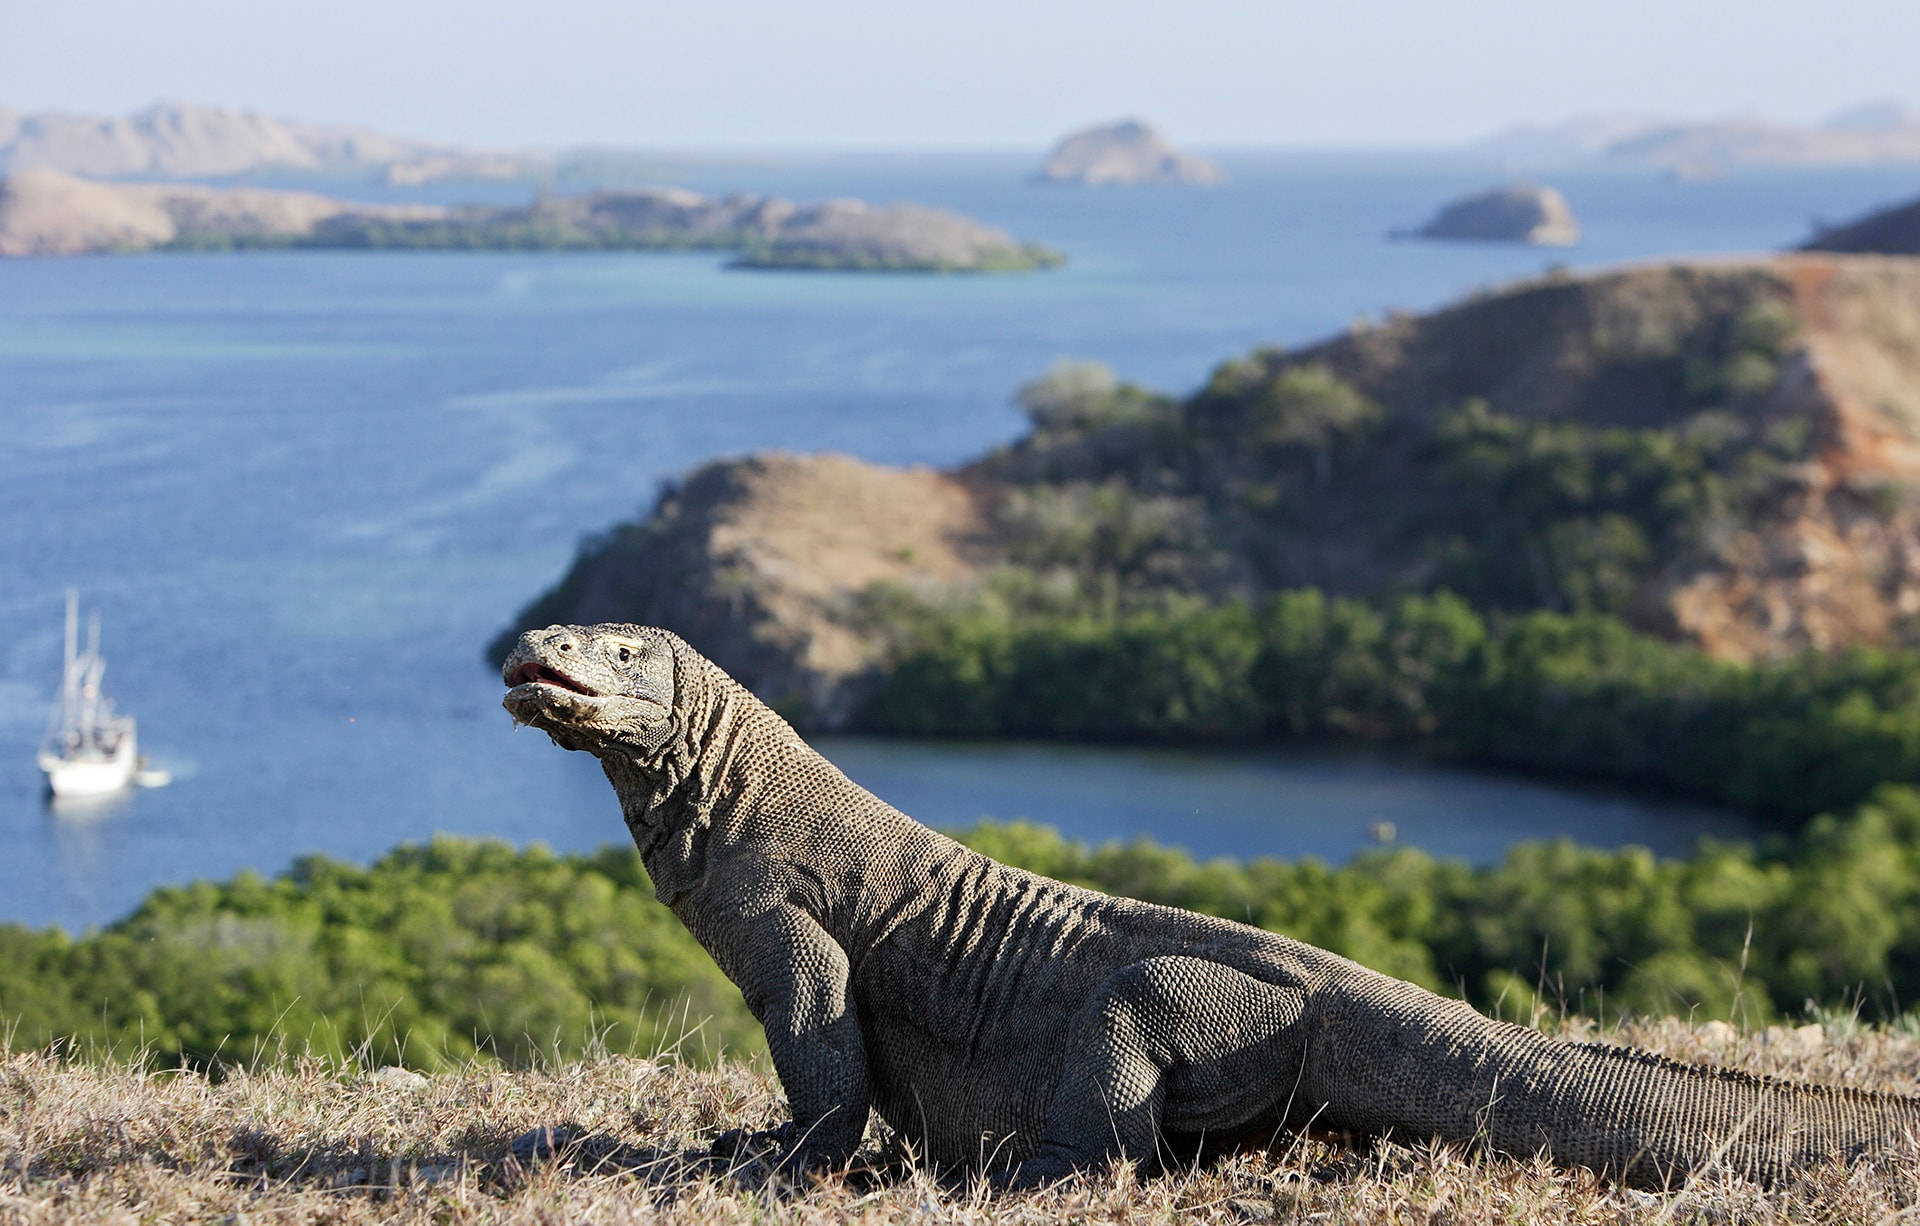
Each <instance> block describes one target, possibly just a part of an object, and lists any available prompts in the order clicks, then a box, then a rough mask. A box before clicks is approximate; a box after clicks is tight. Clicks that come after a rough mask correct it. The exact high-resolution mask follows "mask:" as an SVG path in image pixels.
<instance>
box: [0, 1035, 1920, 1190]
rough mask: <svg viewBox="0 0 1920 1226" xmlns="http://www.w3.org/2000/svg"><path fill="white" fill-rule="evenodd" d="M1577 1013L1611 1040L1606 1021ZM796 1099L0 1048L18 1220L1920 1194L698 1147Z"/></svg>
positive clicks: (1848, 1073) (1733, 1056)
mask: <svg viewBox="0 0 1920 1226" xmlns="http://www.w3.org/2000/svg"><path fill="white" fill-rule="evenodd" d="M1564 1029H1565V1031H1566V1033H1567V1035H1568V1037H1585V1038H1591V1037H1594V1031H1593V1028H1592V1026H1591V1024H1590V1023H1577V1022H1576V1023H1571V1024H1569V1025H1568V1026H1566V1027H1565V1028H1564ZM1601 1037H1604V1038H1606V1039H1608V1040H1612V1041H1620V1042H1629V1043H1633V1044H1635V1045H1636V1046H1640V1047H1645V1048H1648V1049H1650V1050H1653V1051H1658V1052H1663V1053H1665V1054H1667V1055H1671V1056H1675V1057H1678V1058H1682V1059H1692V1060H1707V1061H1713V1062H1716V1063H1726V1064H1737V1065H1739V1066H1741V1067H1744V1068H1749V1069H1752V1070H1754V1071H1757V1072H1765V1073H1775V1074H1780V1075H1785V1076H1794V1077H1806V1078H1812V1079H1815V1080H1820V1081H1826V1082H1832V1083H1839V1084H1847V1085H1858V1086H1863V1087H1872V1088H1880V1089H1890V1090H1896V1091H1900V1092H1905V1093H1914V1092H1916V1090H1917V1089H1920V1039H1916V1038H1915V1037H1913V1036H1910V1035H1906V1034H1902V1033H1899V1032H1893V1031H1887V1030H1877V1029H1871V1028H1864V1027H1856V1026H1852V1025H1848V1024H1846V1023H1844V1022H1836V1023H1830V1024H1828V1025H1826V1026H1825V1027H1821V1028H1813V1027H1807V1028H1802V1029H1800V1030H1791V1029H1784V1028H1777V1027H1776V1028H1774V1029H1772V1030H1770V1031H1767V1032H1765V1033H1762V1034H1753V1035H1745V1036H1742V1035H1738V1034H1736V1033H1734V1032H1733V1031H1732V1030H1731V1029H1730V1028H1727V1027H1724V1026H1718V1025H1709V1026H1704V1027H1697V1028H1696V1027H1689V1026H1688V1025H1686V1024H1685V1023H1682V1022H1675V1021H1668V1022H1661V1023H1654V1024H1650V1025H1643V1026H1634V1027H1629V1028H1626V1029H1623V1030H1620V1031H1616V1032H1609V1033H1608V1034H1606V1035H1604V1036H1601ZM779 1111H780V1105H779V1103H778V1101H777V1093H776V1087H775V1085H774V1084H773V1082H772V1081H771V1080H770V1079H769V1078H768V1077H767V1076H766V1074H765V1073H764V1072H763V1071H761V1070H759V1069H757V1068H754V1067H751V1066H748V1065H743V1064H733V1065H727V1066H724V1067H722V1068H720V1069H717V1070H698V1069H692V1068H687V1067H684V1066H682V1065H679V1064H677V1063H675V1062H673V1061H671V1060H660V1061H654V1060H641V1059H634V1058H631V1057H619V1056H610V1055H600V1056H596V1057H594V1058H591V1059H587V1060H583V1061H580V1062H578V1063H574V1064H569V1065H565V1066H562V1067H558V1068H555V1069H553V1070H550V1071H541V1072H511V1071H507V1070H503V1069H500V1068H494V1067H488V1066H483V1065H475V1066H471V1067H468V1068H466V1069H463V1070H461V1071H458V1072H453V1073H445V1074H442V1075H439V1076H436V1077H433V1078H430V1079H429V1078H426V1077H422V1076H420V1075H419V1074H416V1073H410V1072H405V1071H403V1070H399V1069H380V1070H374V1071H371V1072H347V1073H342V1072H339V1071H336V1070H330V1069H328V1068H326V1067H323V1066H322V1065H320V1064H318V1063H315V1062H306V1063H295V1064H291V1065H282V1066H274V1067H268V1068H263V1069H260V1070H257V1071H254V1072H235V1073H233V1074H231V1075H229V1076H227V1077H225V1078H224V1079H222V1080H219V1081H211V1080H209V1079H207V1078H206V1077H203V1076H200V1075H198V1074H195V1073H191V1072H167V1073H155V1072H151V1071H146V1070H142V1069H138V1068H130V1067H126V1066H119V1067H109V1066H104V1065H98V1064H85V1063H71V1062H67V1061H63V1060H60V1059H56V1058H53V1057H51V1056H48V1055H46V1054H44V1053H25V1052H9V1051H5V1050H0V1222H6V1223H15V1222H18V1223H41V1222H68V1221H87V1222H121V1221H125V1222H132V1221H140V1222H202V1221H205V1222H215V1221H224V1222H229V1223H241V1222H248V1223H263V1222H283V1221H284V1222H338V1223H358V1222H372V1221H395V1222H433V1223H451V1222H472V1221H511V1222H523V1221H524V1222H562V1221H564V1222H579V1221H588V1220H591V1221H595V1222H625V1221H637V1220H644V1221H650V1222H651V1221H663V1220H664V1221H690V1222H701V1223H708V1222H715V1223H718V1222H794V1223H806V1222H817V1221H859V1222H883V1221H884V1222H893V1221H914V1222H984V1221H987V1220H989V1219H991V1220H996V1221H1007V1222H1016V1223H1018V1222H1032V1223H1041V1222H1053V1221H1058V1220H1062V1219H1066V1218H1072V1219H1076V1220H1087V1221H1095V1222H1129V1223H1136V1222H1159V1221H1172V1220H1175V1219H1178V1220H1181V1221H1196V1222H1222V1223H1236V1222H1245V1221H1268V1220H1277V1221H1289V1222H1296V1221H1297V1222H1327V1223H1333V1222H1342V1223H1344V1222H1392V1223H1423V1224H1424V1223H1435V1222H1447V1223H1462V1224H1464V1223H1473V1222H1489V1223H1491V1222H1519V1221H1524V1222H1569V1223H1573V1222H1578V1223H1590V1222H1668V1221H1673V1222H1715V1223H1718V1222H1749V1221H1751V1222H1877V1221H1883V1220H1888V1219H1892V1218H1900V1219H1902V1220H1905V1219H1906V1218H1908V1217H1910V1216H1912V1215H1913V1214H1914V1213H1915V1212H1916V1210H1915V1206H1916V1203H1917V1201H1920V1146H1917V1147H1916V1148H1914V1149H1913V1150H1912V1151H1910V1152H1907V1153H1904V1154H1900V1155H1894V1156H1892V1157H1890V1158H1888V1159H1884V1160H1882V1161H1880V1162H1879V1163H1877V1164H1862V1165H1860V1166H1856V1167H1854V1168H1851V1169H1843V1168H1840V1167H1834V1168H1832V1169H1827V1170H1821V1171H1818V1172H1815V1173H1813V1174H1811V1175H1809V1176H1807V1177H1805V1178H1803V1179H1802V1180H1800V1181H1799V1182H1797V1183H1795V1184H1793V1185H1792V1186H1789V1187H1785V1188H1779V1189H1773V1190H1763V1189H1760V1188H1757V1187H1754V1186H1753V1185H1750V1184H1747V1183H1744V1182H1742V1181H1741V1180H1739V1179H1736V1178H1733V1177H1731V1176H1725V1175H1714V1174H1712V1173H1709V1174H1707V1175H1705V1176H1703V1177H1700V1178H1698V1179H1696V1180H1695V1181H1694V1182H1693V1183H1692V1184H1691V1185H1689V1187H1687V1188H1686V1189H1685V1190H1683V1191H1681V1192H1678V1193H1674V1194H1669V1195H1653V1194H1649V1193H1642V1192H1634V1191H1630V1190H1626V1189H1622V1188H1617V1187H1613V1186H1611V1185H1607V1184H1603V1183H1600V1182H1599V1181H1597V1180H1596V1179H1594V1178H1593V1177H1592V1176H1591V1175H1590V1174H1588V1173H1586V1172H1584V1171H1572V1170H1556V1169H1554V1168H1553V1167H1551V1166H1548V1165H1547V1164H1546V1163H1544V1162H1541V1161H1515V1160H1508V1159H1499V1158H1486V1157H1482V1156H1479V1155H1475V1154H1471V1153H1467V1152H1463V1151H1461V1150H1459V1149H1455V1148H1451V1147H1445V1146H1438V1147H1436V1146H1431V1145H1424V1144H1423V1145H1415V1146H1411V1147H1409V1146H1405V1145H1400V1144H1396V1143H1392V1142H1380V1143H1377V1144H1373V1145H1371V1146H1367V1147H1364V1148H1351V1149H1349V1148H1342V1147H1339V1146H1335V1145H1333V1144H1330V1143H1328V1142H1326V1141H1322V1140H1318V1139H1311V1138H1282V1139H1281V1140H1280V1141H1279V1142H1277V1143H1276V1144H1275V1145H1274V1146H1273V1147H1272V1148H1271V1149H1270V1150H1267V1151H1260V1152H1249V1153H1243V1154H1239V1155H1236V1156H1234V1157H1231V1158H1228V1159H1226V1160H1224V1161H1222V1162H1220V1163H1217V1164H1215V1165H1213V1166H1210V1167H1207V1168H1204V1169H1200V1170H1194V1171H1182V1172H1178V1173H1175V1174H1172V1175H1169V1176H1166V1177H1161V1178H1151V1179H1142V1178H1140V1177H1138V1176H1137V1175H1136V1174H1135V1172H1133V1171H1132V1170H1130V1169H1127V1168H1121V1169H1119V1170H1116V1171H1113V1172H1110V1173H1108V1174H1107V1175H1105V1176H1102V1177H1100V1178H1097V1179H1090V1180H1087V1181H1084V1182H1082V1183H1079V1184H1076V1185H1071V1186H1067V1187H1064V1188H1060V1189H1055V1190H1052V1191H1047V1192H1040V1193H1031V1194H1025V1195H1020V1196H1011V1197H1004V1198H999V1199H995V1198H992V1197H990V1196H988V1195H987V1194H986V1193H985V1192H984V1191H983V1190H982V1189H981V1188H980V1187H979V1185H978V1184H977V1183H975V1184H954V1183H943V1182H941V1181H940V1180H938V1179H936V1178H934V1177H932V1176H930V1175H929V1174H927V1173H926V1172H924V1171H919V1170H916V1169H913V1168H912V1167H910V1166H906V1165H904V1164H902V1163H900V1162H898V1161H897V1160H894V1159H892V1158H890V1157H889V1156H888V1154H887V1153H886V1152H885V1149H884V1147H883V1149H882V1150H879V1151H875V1152H872V1153H869V1154H868V1155H866V1156H865V1159H866V1160H865V1162H864V1163H863V1164H861V1165H860V1166H858V1167H857V1168H856V1169H855V1170H853V1171H850V1172H847V1173H845V1174H843V1175H838V1176H835V1177H832V1178H825V1179H820V1180H817V1181H815V1182H813V1183H812V1184H811V1186H809V1187H807V1188H804V1189H799V1190H789V1191H787V1192H785V1193H781V1192H779V1191H777V1190H775V1189H773V1188H771V1187H768V1186H765V1185H759V1184H755V1183H753V1182H752V1181H744V1182H743V1181H742V1180H739V1179H730V1178H727V1177H725V1176H724V1174H722V1173H721V1172H719V1171H717V1170H716V1169H715V1168H714V1166H713V1165H712V1164H711V1163H706V1162H701V1161H698V1160H695V1159H691V1158H687V1157H684V1156H682V1155H683V1154H684V1153H686V1152H687V1151H693V1150H703V1149H704V1148H705V1147H706V1145H707V1144H708V1142H710V1141H711V1140H712V1139H713V1136H714V1135H715V1134H716V1133H718V1132H720V1131H723V1130H725V1129H727V1128H730V1127H735V1126H740V1125H747V1126H764V1125H766V1124H768V1123H771V1122H774V1121H775V1120H776V1119H777V1118H778V1115H779ZM544 1126H562V1127H564V1128H566V1129H567V1130H568V1134H569V1135H571V1136H574V1137H577V1138H579V1140H578V1141H576V1142H574V1143H572V1144H570V1145H568V1146H567V1147H566V1148H565V1150H564V1151H563V1153H562V1156H561V1157H560V1159H558V1160H554V1161H526V1162H523V1161H522V1160H521V1159H519V1158H517V1157H515V1156H514V1154H513V1152H512V1142H513V1140H514V1138H516V1137H518V1136H520V1135H522V1134H523V1133H526V1132H528V1131H529V1130H532V1129H535V1128H539V1127H544Z"/></svg>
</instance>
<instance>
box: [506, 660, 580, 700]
mask: <svg viewBox="0 0 1920 1226" xmlns="http://www.w3.org/2000/svg"><path fill="white" fill-rule="evenodd" d="M530 682H538V683H539V684H541V685H551V686H557V687H558V688H560V689H563V690H572V691H573V692H574V693H576V694H585V695H586V696H587V697H589V698H598V697H599V695H598V694H595V693H594V692H593V691H592V690H590V689H588V688H587V687H586V686H584V685H581V684H580V683H579V682H578V681H575V680H574V679H573V678H571V677H569V676H567V675H566V674H565V673H562V672H559V671H557V670H555V669H551V668H548V667H547V666H546V665H544V664H535V663H533V662H532V661H528V662H527V663H525V664H522V665H521V666H520V667H519V668H517V669H515V670H513V680H512V681H511V682H510V683H509V684H511V685H526V684H528V683H530Z"/></svg>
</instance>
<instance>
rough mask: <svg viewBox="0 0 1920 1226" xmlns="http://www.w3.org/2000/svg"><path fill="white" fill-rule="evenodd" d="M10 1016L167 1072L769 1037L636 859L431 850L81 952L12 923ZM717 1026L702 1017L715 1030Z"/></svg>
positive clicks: (310, 868) (159, 921)
mask: <svg viewBox="0 0 1920 1226" xmlns="http://www.w3.org/2000/svg"><path fill="white" fill-rule="evenodd" d="M0 1018H4V1019H5V1020H6V1023H8V1024H12V1025H13V1026H14V1027H15V1030H14V1038H15V1042H16V1044H32V1045H39V1044H43V1043H46V1042H49V1041H51V1040H53V1039H55V1038H59V1037H62V1036H73V1037H76V1038H78V1039H79V1040H80V1041H81V1042H83V1043H84V1044H85V1045H87V1046H89V1047H98V1048H103V1049H106V1050H114V1051H119V1052H122V1053H126V1052H130V1051H134V1050H138V1049H140V1048H142V1047H150V1048H151V1049H152V1050H153V1052H154V1053H155V1054H156V1056H157V1057H158V1058H159V1059H161V1060H163V1061H167V1062H171V1061H175V1060H180V1059H186V1060H188V1061H191V1062H195V1063H206V1062H218V1061H231V1062H242V1063H244V1062H246V1061H249V1060H252V1059H255V1058H257V1057H259V1056H260V1055H262V1054H267V1055H271V1054H273V1053H275V1052H276V1051H278V1050H280V1049H282V1048H285V1049H287V1050H290V1051H292V1052H295V1053H300V1052H305V1051H309V1050H311V1051H312V1052H314V1053H315V1054H317V1055H319V1056H321V1057H323V1058H326V1059H329V1060H342V1059H346V1058H348V1057H350V1056H355V1057H357V1058H359V1059H361V1060H363V1061H371V1062H373V1063H375V1064H408V1065H412V1066H415V1067H420V1068H429V1069H431V1068H439V1067H443V1066H446V1065H448V1064H450V1063H451V1064H457V1063H459V1062H460V1061H461V1060H463V1059H467V1058H470V1057H472V1056H474V1055H476V1054H480V1053H486V1054H490V1055H493V1056H497V1057H499V1058H501V1059H503V1060H506V1061H508V1062H509V1063H513V1064H521V1065H524V1064H526V1063H529V1062H530V1061H533V1060H535V1059H537V1058H543V1057H556V1056H561V1057H568V1056H573V1055H577V1054H578V1053H579V1052H581V1051H582V1050H583V1049H584V1048H585V1047H586V1046H587V1045H588V1044H589V1043H590V1042H593V1041H599V1042H601V1043H604V1044H605V1045H606V1046H607V1047H609V1048H612V1049H614V1050H625V1049H627V1048H634V1047H637V1048H650V1047H653V1046H656V1045H659V1044H662V1043H670V1042H677V1041H679V1040H680V1039H681V1038H682V1036H683V1034H687V1032H688V1030H689V1029H690V1028H691V1027H692V1026H695V1025H698V1026H699V1027H700V1029H699V1030H698V1031H697V1032H695V1033H691V1034H690V1035H688V1037H687V1038H686V1047H687V1050H688V1051H689V1052H690V1053H691V1054H693V1055H695V1056H700V1055H703V1054H712V1053H715V1052H717V1051H719V1050H720V1049H722V1048H734V1049H741V1048H746V1049H749V1050H751V1049H753V1048H756V1047H757V1046H758V1045H759V1043H760V1039H759V1035H758V1030H757V1028H756V1027H755V1026H754V1024H753V1021H752V1019H751V1018H750V1017H749V1016H748V1015H747V1012H746V1009H745V1006H744V1005H743V1004H742V1003H741V1001H740V997H739V994H738V993H737V992H735V991H734V990H733V988H732V987H731V986H730V985H729V984H727V983H726V982H725V981H724V980H722V979H720V978H719V974H718V972H717V971H715V970H714V969H713V966H712V963H711V961H710V960H709V959H708V958H707V956H706V954H705V953H704V952H703V951H702V950H701V949H700V948H699V947H698V946H696V945H695V944H694V943H693V941H692V938H690V937H688V936H687V934H686V930H685V929H683V928H682V927H681V926H680V922H679V921H678V920H676V919H675V918H674V917H673V915H672V914H671V913H670V912H669V911H667V909H666V908H665V907H662V906H660V905H659V904H658V903H656V902H654V901H653V897H652V888H651V886H650V884H649V883H648V881H647V879H646V873H645V871H644V870H643V869H642V868H641V867H640V861H639V857H638V856H636V855H635V854H634V853H633V852H632V851H631V850H620V849H609V850H606V851H602V852H600V853H598V854H597V855H593V856H571V857H565V858H562V857H556V856H554V855H552V854H550V853H548V852H546V851H543V850H540V849H538V848H535V849H532V850H528V851H521V852H516V851H514V850H512V849H511V848H509V847H507V846H505V845H504V844H500V843H491V842H464V841H461V840H458V839H436V840H434V841H433V842H432V843H431V844H429V845H426V846H404V847H401V848H399V849H397V850H395V851H393V852H392V853H390V854H388V855H387V856H386V857H385V858H383V859H382V860H380V861H379V862H378V863H377V864H375V865H374V866H373V867H371V868H368V869H360V868H355V867H353V866H350V865H346V864H341V863H338V862H336V861H332V860H328V859H325V858H322V857H309V858H306V859H303V860H301V861H300V862H299V863H298V864H296V865H295V866H294V868H293V870H292V871H291V872H289V873H288V874H286V875H285V876H283V877H280V878H278V879H276V880H274V881H265V880H262V879H261V878H260V877H258V876H256V875H254V874H251V873H243V874H241V875H240V876H238V877H235V878H234V879H233V880H231V881H228V882H225V883H223V884H220V885H212V884H207V883H197V884H194V885H191V886H187V887H184V888H178V889H161V890H156V891H154V893H153V894H151V895H149V896H148V898H147V900H146V901H145V902H144V903H143V904H142V905H141V906H140V908H139V909H138V910H137V911H135V912H134V913H133V914H132V915H130V916H128V917H127V918H126V919H124V920H121V921H120V922H119V923H116V924H114V925H113V926H112V927H110V928H107V929H106V930H104V931H102V932H99V933H94V934H90V935H88V936H85V937H82V938H80V939H78V940H75V939H71V938H69V937H67V936H66V935H65V934H63V933H61V932H59V931H46V932H33V931H29V930H27V929H24V928H21V927H19V926H17V925H9V926H0ZM703 1019H705V1020H704V1021H703Z"/></svg>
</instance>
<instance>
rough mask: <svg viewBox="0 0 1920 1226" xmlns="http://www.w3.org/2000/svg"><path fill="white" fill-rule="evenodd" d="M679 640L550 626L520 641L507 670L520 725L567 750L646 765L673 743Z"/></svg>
mask: <svg viewBox="0 0 1920 1226" xmlns="http://www.w3.org/2000/svg"><path fill="white" fill-rule="evenodd" d="M681 649H682V645H681V643H680V640H679V639H678V638H676V637H675V636H674V635H672V634H670V633H668V632H667V631H665V630H656V629H654V628H653V627H651V626H632V625H625V624H621V623H613V624H609V625H602V626H548V627H547V628H546V629H544V630H529V631H527V632H526V633H525V634H522V635H521V636H520V641H519V642H518V643H517V644H515V645H514V648H513V652H512V654H510V655H508V656H507V662H506V663H505V664H504V665H503V666H502V667H501V676H502V677H503V678H504V679H505V681H506V683H507V685H508V687H509V688H508V690H507V696H506V699H505V701H504V702H503V703H502V705H503V706H505V707H506V709H507V711H508V712H509V713H510V714H511V715H512V716H513V718H514V722H516V723H521V724H528V725H531V726H532V727H535V728H538V729H540V730H541V731H542V732H544V733H546V734H547V735H548V736H550V737H552V738H553V743H554V744H556V745H558V746H560V747H561V748H562V749H582V750H586V751H587V752H589V753H592V754H594V755H595V756H597V757H600V758H603V759H605V758H608V757H610V756H613V757H620V758H625V759H629V760H632V759H645V758H651V757H652V756H653V755H654V754H656V753H657V752H658V751H659V749H660V747H661V746H662V745H663V744H665V743H666V742H667V740H668V738H670V737H671V736H672V735H673V733H674V731H675V729H676V727H677V723H678V721H677V720H676V719H675V715H676V710H677V702H678V698H679V695H678V693H677V686H678V669H677V667H676V663H677V661H676V656H677V653H678V651H680V650H681Z"/></svg>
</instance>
